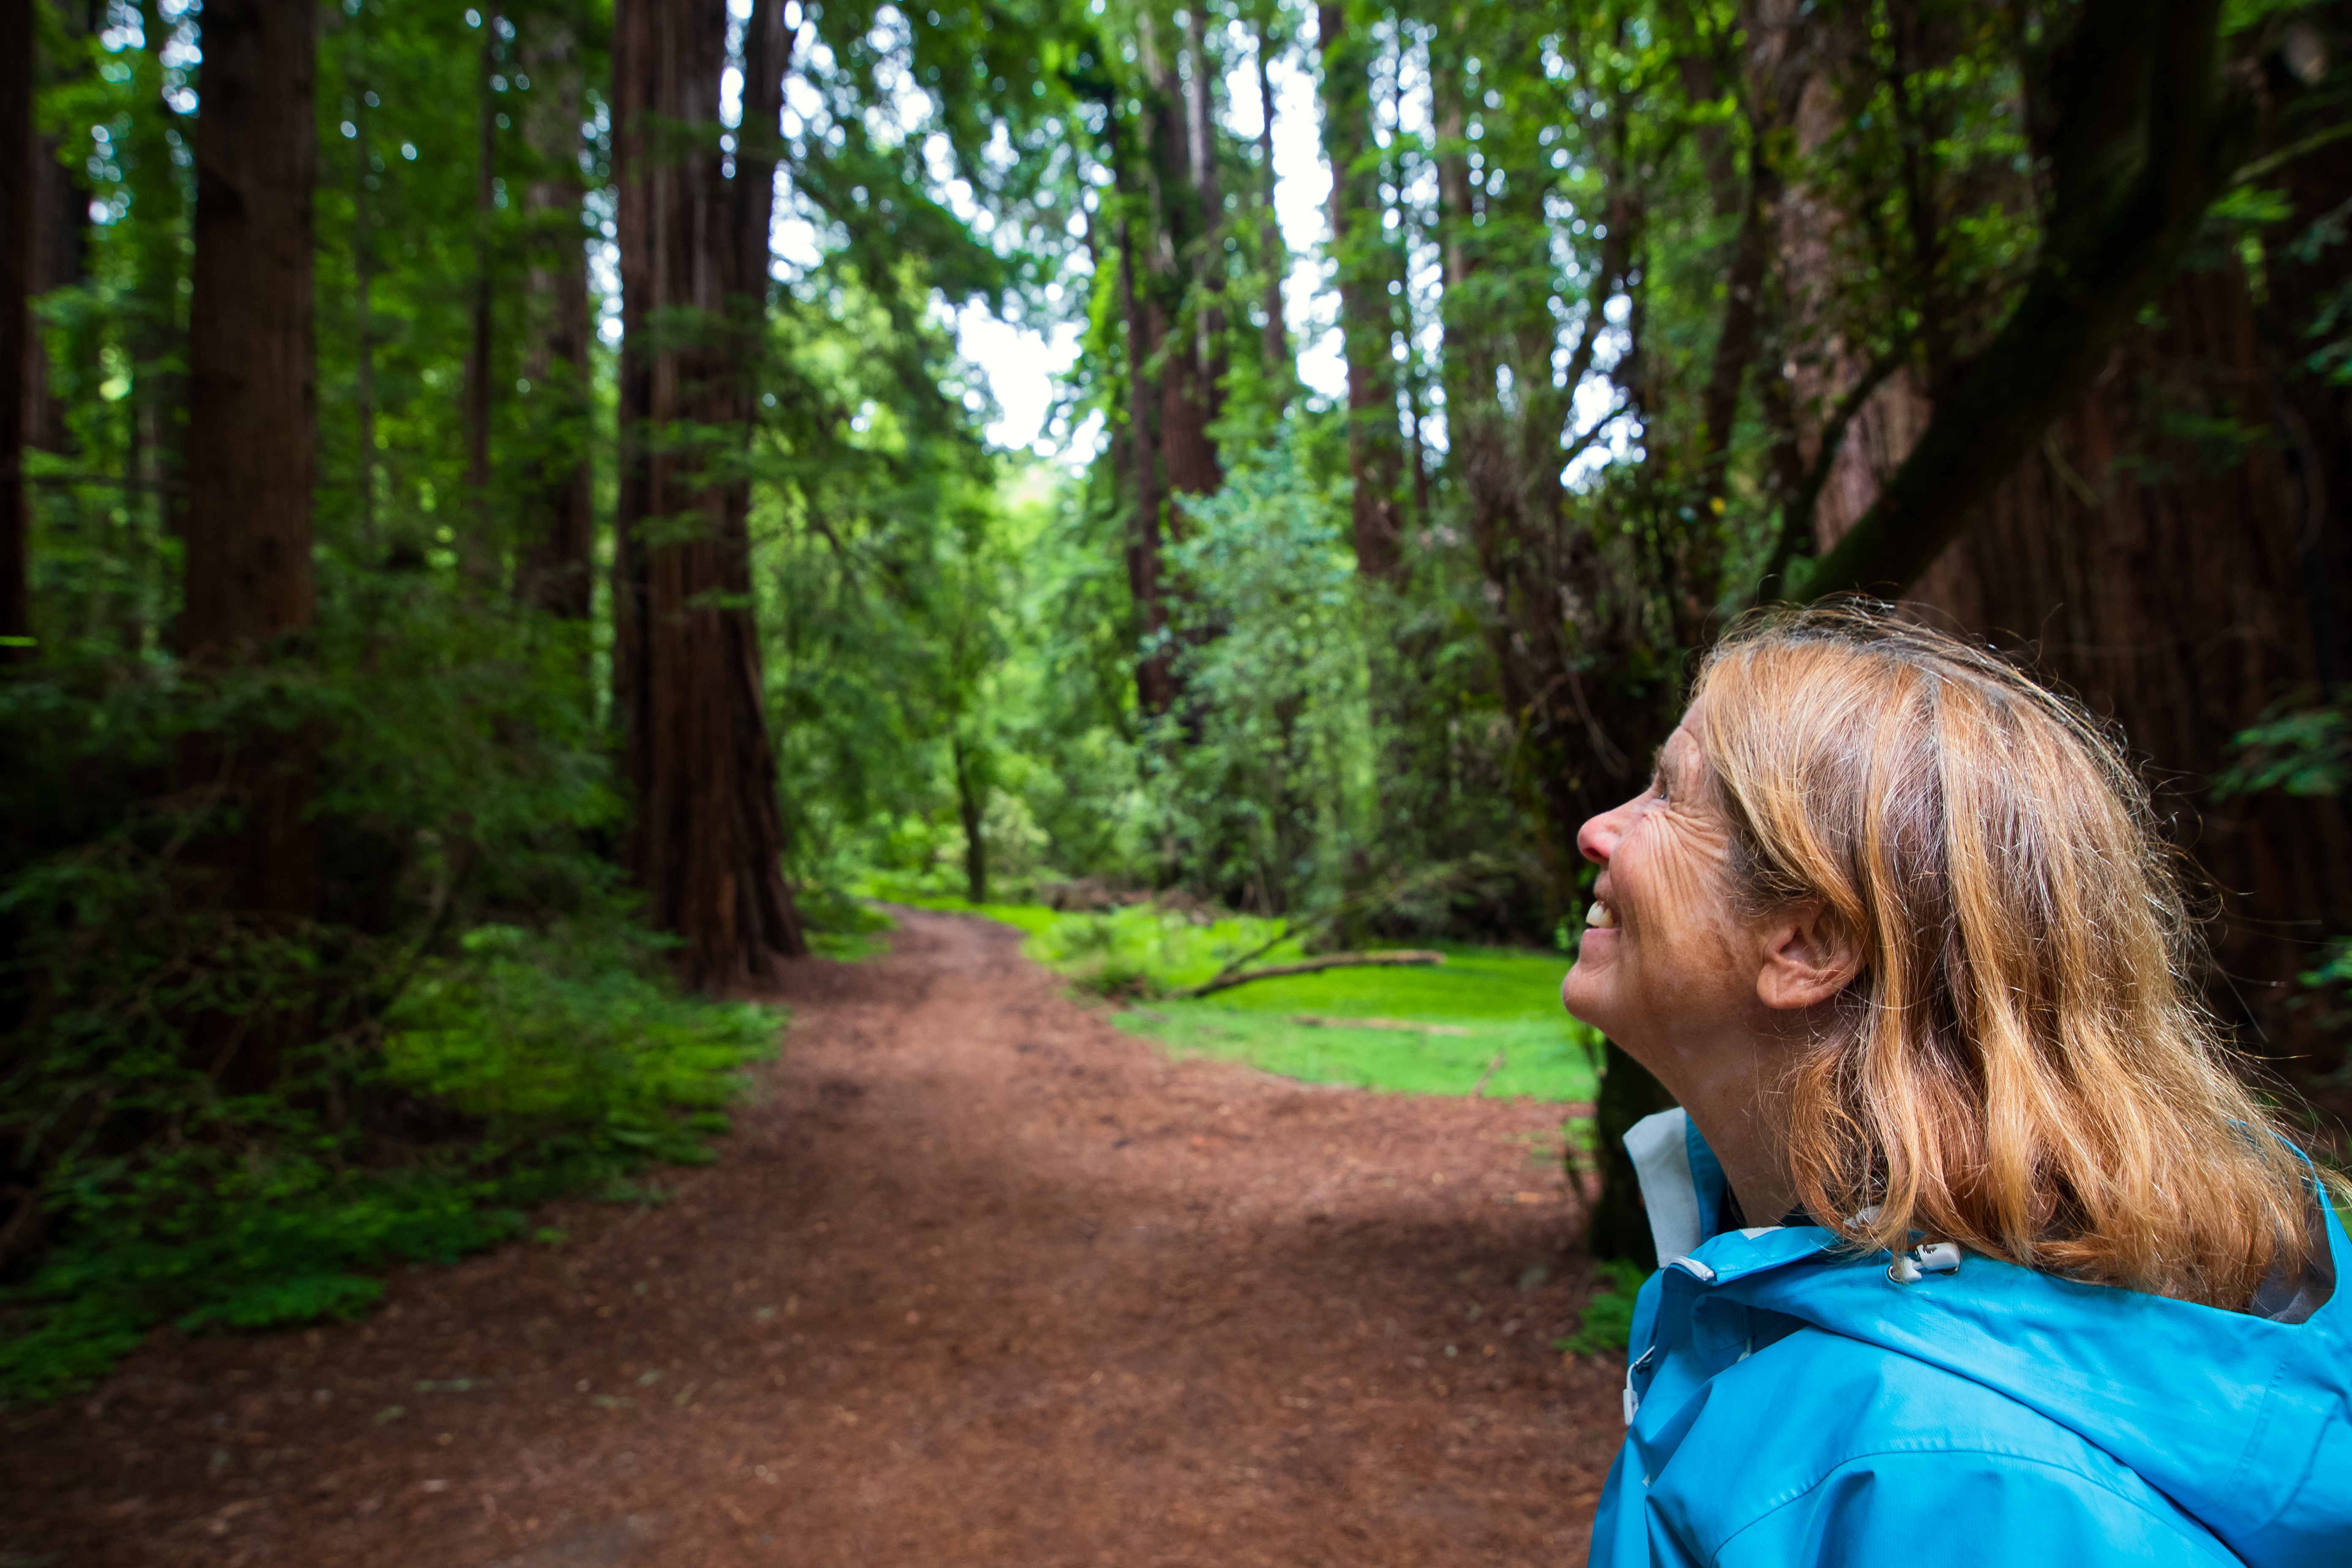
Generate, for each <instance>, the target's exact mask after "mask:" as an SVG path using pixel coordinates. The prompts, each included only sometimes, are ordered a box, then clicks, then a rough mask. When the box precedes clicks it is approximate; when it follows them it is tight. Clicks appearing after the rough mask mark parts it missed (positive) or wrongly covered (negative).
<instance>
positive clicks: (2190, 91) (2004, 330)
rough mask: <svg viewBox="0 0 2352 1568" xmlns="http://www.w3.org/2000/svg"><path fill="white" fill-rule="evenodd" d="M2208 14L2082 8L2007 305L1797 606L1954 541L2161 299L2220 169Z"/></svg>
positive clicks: (2195, 1) (2173, 7) (2212, 11)
mask: <svg viewBox="0 0 2352 1568" xmlns="http://www.w3.org/2000/svg"><path fill="white" fill-rule="evenodd" d="M2220 19H2221V5H2220V0H2165V3H2164V4H2161V5H2157V6H2155V7H2153V8H2151V7H2150V6H2148V5H2144V4H2141V3H2140V0H2091V3H2090V4H2088V5H2085V6H2084V12H2083V16H2082V17H2081V19H2080V21H2079V22H2078V23H2077V24H2076V26H2075V29H2074V34H2073V36H2072V37H2070V38H2069V39H2068V40H2067V42H2066V44H2065V46H2064V48H2063V55H2062V59H2061V63H2060V65H2059V67H2058V68H2057V69H2056V70H2055V72H2053V79H2052V84H2051V98H2052V100H2053V101H2054V102H2056V103H2058V104H2061V105H2063V113H2064V116H2065V118H2064V120H2063V121H2062V122H2061V123H2060V124H2059V125H2058V127H2057V129H2056V131H2055V132H2054V133H2053V135H2052V136H2050V137H2049V138H2048V140H2047V150H2048V153H2049V158H2050V167H2051V180H2052V184H2053V197H2052V203H2051V207H2050V212H2049V216H2048V221H2047V224H2046V226H2045V231H2044V237H2043V241H2042V253H2041V256H2040V258H2039V259H2038V260H2037V262H2036V264H2035V266H2034V268H2033V272H2032V276H2031V277H2030V278H2029V279H2028V280H2027V282H2026V286H2025V291H2024V293H2023V296H2022V297H2021V299H2020V300H2019V301H2018V304H2017V307H2016V309H2015V310H2012V311H2011V313H2010V315H2009V318H2008V319H2007V320H2006V321H2003V322H2002V324H2001V327H2000V331H1999V332H1998V333H1996V334H1995V336H1994V338H1993V340H1992V342H1990V344H1988V345H1987V346H1986V348H1985V349H1984V351H1983V352H1982V353H1979V355H1977V356H1976V357H1975V359H1974V360H1973V361H1971V362H1970V363H1969V364H1967V365H1966V366H1965V367H1964V368H1962V369H1959V370H1958V372H1956V373H1955V374H1953V375H1951V376H1950V378H1949V380H1948V384H1947V385H1945V386H1941V387H1938V388H1937V393H1936V406H1935V412H1934V415H1933V416H1932V417H1931V418H1930V419H1929V421H1928V423H1927V428H1926V430H1924V431H1923V432H1922V433H1921V434H1920V436H1919V438H1918V440H1917V442H1916V444H1915V445H1914V446H1912V447H1911V449H1910V454H1909V456H1908V457H1906V458H1905V459H1904V460H1903V465H1902V467H1901V468H1898V469H1896V470H1895V473H1894V475H1893V477H1892V478H1890V479H1887V480H1886V482H1885V486H1884V487H1883V488H1882V489H1880V491H1879V494H1878V498H1877V500H1876V501H1875V502H1874V504H1873V505H1872V506H1871V508H1870V510H1869V511H1868V512H1867V513H1865V514H1864V516H1863V517H1862V518H1861V519H1860V521H1857V522H1856V523H1855V524H1854V525H1853V528H1851V529H1850V530H1848V531H1846V532H1845V534H1844V535H1843V537H1842V538H1841V539H1840V540H1839V541H1838V542H1837V543H1836V545H1835V546H1834V547H1833V548H1832V550H1831V551H1830V552H1829V553H1828V554H1827V555H1825V556H1823V557H1822V558H1821V560H1820V561H1818V562H1817V563H1815V565H1814V567H1813V569H1812V571H1811V572H1810V573H1808V574H1806V575H1805V576H1804V578H1803V581H1802V587H1803V592H1804V594H1805V595H1807V596H1809V597H1813V596H1819V595H1824V594H1830V593H1835V592H1839V591H1842V590H1846V589H1864V590H1869V591H1873V592H1885V591H1888V590H1895V591H1900V589H1901V588H1902V587H1903V586H1904V585H1906V584H1909V583H1912V582H1914V581H1916V579H1917V578H1918V577H1919V575H1920V574H1922V573H1924V572H1925V571H1926V570H1927V567H1928V566H1929V565H1930V564H1932V563H1934V561H1935V559H1936V557H1937V556H1938V555H1939V554H1941V553H1942V552H1943V551H1944V549H1945V547H1946V546H1948V545H1949V544H1950V543H1951V542H1952V541H1953V540H1954V539H1956V538H1958V536H1959V533H1960V531H1961V530H1962V529H1964V528H1965V527H1966V526H1967V524H1968V522H1969V519H1970V518H1971V517H1972V516H1973V515H1975V513H1976V511H1977V510H1978V509H1979V507H1980V506H1982V505H1983V503H1984V502H1985V501H1986V500H1988V499H1989V498H1990V496H1991V494H1992V492H1993V490H1994V489H1995V488H1996V487H1998V486H1999V485H2000V482H2001V480H2002V479H2004V478H2006V477H2007V476H2008V475H2009V474H2010V473H2011V471H2013V470H2014V469H2015V468H2016V466H2017V464H2018V463H2019V462H2020V461H2021V460H2022V459H2023V458H2025V456H2026V455H2027V454H2028V453H2029V452H2031V451H2032V449H2033V448H2034V447H2035V445H2036V444H2037V443H2039V442H2040V441H2041V439H2042V435H2043V433H2044V432H2045V431H2047V430H2048V429H2049V428H2050V425H2051V421H2052V420H2053V419H2054V418H2056V417H2057V416H2058V415H2059V414H2060V413H2061V412H2062V411H2063V409H2065V408H2066V406H2067V405H2069V404H2071V403H2073V402H2074V399H2075V398H2077V397H2079V396H2081V395H2082V394H2083V393H2084V391H2085V390H2086V389H2087V388H2088V387H2089V386H2090V384H2091V383H2092V381H2093V379H2094V378H2095V376H2097V374H2099V372H2100V370H2101V368H2102V367H2104V366H2105V364H2106V363H2107V361H2108V357H2109V356H2110V355H2111V354H2112V353H2114V352H2115V350H2116V347H2117V346H2118V345H2119V344H2120V343H2121V342H2123V341H2124V339H2125V338H2126V336H2127V335H2128V334H2129V333H2130V331H2131V330H2132V327H2133V324H2134V323H2135V321H2137V319H2138V315H2139V312H2140V310H2142V308H2144V307H2145V306H2146V305H2147V304H2148V303H2149V302H2150V301H2151V300H2154V298H2155V297H2156V295H2157V293H2158V291H2159V290H2160V289H2162V288H2163V287H2164V284H2165V282H2166V280H2167V279H2168V278H2169V277H2170V276H2171V273H2172V270H2173V268H2174V267H2175V266H2176V265H2177V264H2178V263H2179V259H2180V257H2181V254H2182V252H2183V251H2184V249H2185V248H2186V247H2187V246H2188V244H2189V240H2190V239H2192V238H2193V237H2195V235H2196V232H2197V226H2198V222H2199V220H2200V218H2202V217H2203V216H2204V213H2205V208H2206V205H2207V203H2208V202H2209V201H2210V200H2211V198H2212V196H2213V195H2214V193H2215V191H2216V190H2217V189H2218V188H2219V184H2220V181H2221V176H2222V174H2224V172H2225V171H2226V169H2227V167H2228V162H2227V160H2226V157H2225V155H2224V153H2225V150H2224V147H2223V145H2222V140H2221V137H2219V136H2218V135H2217V131H2216V115H2217V97H2218V91H2219V74H2218V70H2217V61H2216V52H2217V38H2216V31H2217V27H2218V25H2219V22H2220Z"/></svg>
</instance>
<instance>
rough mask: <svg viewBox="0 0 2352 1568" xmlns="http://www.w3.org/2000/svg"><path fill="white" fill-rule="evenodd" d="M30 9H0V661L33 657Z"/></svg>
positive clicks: (26, 3)
mask: <svg viewBox="0 0 2352 1568" xmlns="http://www.w3.org/2000/svg"><path fill="white" fill-rule="evenodd" d="M37 146H38V143H37V141H36V139H35V137H34V135H33V7H32V4H31V0H5V4H0V639H5V640H0V663H14V662H16V661H19V660H23V659H27V658H31V657H32V653H33V650H32V648H31V647H29V646H27V645H26V642H25V640H24V639H26V638H28V637H31V636H32V630H33V623H32V605H31V600H30V596H29V594H30V576H29V574H30V571H31V566H32V555H31V548H32V530H33V519H32V513H31V510H29V507H28V504H27V497H26V493H25V413H26V406H25V405H26V397H25V394H26V379H27V378H26V375H25V374H24V368H25V363H26V358H27V355H28V353H29V352H30V351H29V347H28V345H29V344H30V343H31V342H32V325H33V322H32V313H31V310H30V309H29V294H30V289H28V287H27V285H28V284H29V283H30V282H31V272H32V261H33V243H32V237H33V221H32V220H33V158H34V156H35V153H36V150H37Z"/></svg>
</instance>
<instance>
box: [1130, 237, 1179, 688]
mask: <svg viewBox="0 0 2352 1568" xmlns="http://www.w3.org/2000/svg"><path fill="white" fill-rule="evenodd" d="M1118 286H1119V300H1120V304H1121V305H1122V307H1123V308H1124V309H1125V310H1126V313H1127V388H1128V413H1127V422H1128V442H1129V446H1128V455H1129V458H1131V459H1132V462H1133V465H1134V468H1133V473H1134V489H1135V496H1134V506H1133V510H1131V511H1130V512H1129V521H1128V533H1127V587H1128V595H1129V599H1130V601H1131V602H1132V603H1133V604H1134V605H1135V629H1136V646H1137V649H1138V652H1137V656H1136V666H1135V699H1136V705H1137V706H1138V707H1139V708H1140V709H1142V710H1143V711H1144V712H1145V713H1147V714H1150V715H1152V716H1154V717H1157V716H1158V715H1160V714H1163V713H1166V712H1168V711H1170V710H1171V709H1173V708H1174V707H1175V706H1176V675H1175V666H1174V660H1173V651H1174V650H1173V649H1171V647H1169V640H1168V602H1167V600H1166V598H1165V597H1164V596H1163V595H1162V594H1161V591H1160V420H1159V415H1158V410H1157V408H1156V406H1155V405H1157V404H1158V402H1159V399H1158V397H1157V396H1156V393H1157V392H1158V384H1157V383H1156V381H1155V380H1154V378H1153V376H1152V374H1151V362H1152V360H1153V358H1154V357H1155V356H1156V354H1157V352H1158V349H1159V343H1158V342H1157V340H1156V339H1155V338H1154V336H1153V334H1152V331H1151V327H1152V316H1151V312H1150V310H1147V309H1146V308H1145V306H1144V303H1143V300H1142V296H1141V292H1140V290H1139V288H1138V287H1137V280H1136V265H1135V243H1134V239H1133V235H1132V230H1131V228H1130V226H1129V223H1128V221H1127V220H1126V219H1124V218H1122V219H1120V220H1119V225H1118Z"/></svg>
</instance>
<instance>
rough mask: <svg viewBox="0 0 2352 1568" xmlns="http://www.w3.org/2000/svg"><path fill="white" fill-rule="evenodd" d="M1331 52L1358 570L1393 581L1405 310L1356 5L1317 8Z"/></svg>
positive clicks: (1398, 560)
mask: <svg viewBox="0 0 2352 1568" xmlns="http://www.w3.org/2000/svg"><path fill="white" fill-rule="evenodd" d="M1316 16H1317V26H1318V30H1319V37H1320V43H1319V46H1318V47H1320V50H1321V52H1322V56H1323V151H1324V155H1325V156H1326V157H1327V158H1328V159H1329V160H1330V163H1331V249H1332V254H1333V257H1334V258H1335V259H1336V260H1337V262H1338V263H1339V327H1340V335H1341V337H1342V339H1343V341H1344V342H1345V343H1346V349H1347V360H1348V471H1349V477H1350V478H1352V479H1354V480H1355V500H1354V504H1353V510H1352V514H1351V515H1352V519H1353V522H1354V525H1355V526H1354V531H1355V542H1356V569H1357V570H1358V571H1359V572H1360V573H1362V574H1363V575H1364V576H1365V577H1367V578H1369V579H1370V580H1372V581H1374V582H1382V583H1388V582H1393V581H1395V580H1396V577H1397V574H1398V571H1399V570H1400V568H1401V567H1402V564H1403V554H1402V541H1403V533H1404V530H1403V521H1402V517H1401V516H1400V513H1399V500H1400V493H1399V492H1400V491H1401V490H1402V489H1403V478H1404V444H1403V441H1402V438H1401V437H1400V435H1399V432H1398V429H1397V395H1396V394H1397V385H1396V361H1395V358H1394V351H1393V348H1392V346H1391V344H1392V340H1393V339H1394V337H1395V333H1396V313H1395V310H1394V309H1393V307H1392V306H1391V304H1390V296H1389V285H1390V283H1391V282H1392V281H1394V280H1395V279H1396V278H1397V276H1398V269H1397V265H1396V261H1397V257H1396V248H1395V247H1394V246H1392V245H1391V244H1390V243H1389V241H1388V239H1387V237H1386V236H1385V234H1384V233H1383V231H1382V228H1381V216H1382V206H1381V195H1380V169H1379V167H1378V165H1377V163H1376V162H1375V153H1376V148H1375V146H1374V144H1373V142H1372V96H1371V76H1370V73H1371V67H1372V60H1373V57H1374V47H1373V44H1372V39H1371V35H1370V30H1369V29H1368V28H1358V29H1355V30H1352V31H1351V30H1350V28H1349V23H1348V14H1347V7H1346V6H1345V5H1338V4H1326V5H1322V6H1320V7H1319V8H1318V11H1317V13H1316Z"/></svg>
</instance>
